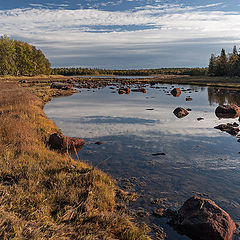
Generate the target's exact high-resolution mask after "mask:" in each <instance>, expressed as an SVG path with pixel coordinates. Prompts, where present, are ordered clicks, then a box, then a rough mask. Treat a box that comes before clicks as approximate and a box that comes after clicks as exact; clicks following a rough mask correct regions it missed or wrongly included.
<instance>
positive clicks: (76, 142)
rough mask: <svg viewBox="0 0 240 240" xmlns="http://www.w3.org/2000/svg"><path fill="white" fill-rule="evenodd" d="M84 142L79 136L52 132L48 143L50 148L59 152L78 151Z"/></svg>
mask: <svg viewBox="0 0 240 240" xmlns="http://www.w3.org/2000/svg"><path fill="white" fill-rule="evenodd" d="M84 144H85V141H84V140H83V139H81V138H76V137H68V136H64V135H63V134H61V133H54V134H52V135H51V136H50V137H49V145H50V148H51V149H54V150H59V151H61V152H75V151H80V150H81V149H82V147H83V145H84Z"/></svg>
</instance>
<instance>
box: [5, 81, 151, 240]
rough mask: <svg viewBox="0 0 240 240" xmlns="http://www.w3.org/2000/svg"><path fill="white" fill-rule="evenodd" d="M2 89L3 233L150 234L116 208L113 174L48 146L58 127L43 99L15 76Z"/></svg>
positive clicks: (80, 236) (27, 235) (13, 236)
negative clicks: (21, 83)
mask: <svg viewBox="0 0 240 240" xmlns="http://www.w3.org/2000/svg"><path fill="white" fill-rule="evenodd" d="M0 89H1V90H0V203H1V204H0V239H3V240H5V239H54V240H55V239H64V240H66V239H129V240H130V239H131V240H135V239H149V238H148V237H147V236H146V232H145V229H142V230H141V229H139V228H137V227H136V226H135V225H134V224H133V223H132V222H131V221H130V218H129V217H128V216H127V215H126V214H125V213H124V212H121V211H116V206H117V204H116V194H115V193H116V191H117V189H116V186H115V184H114V181H113V180H112V179H111V178H110V177H109V176H107V175H106V174H104V173H103V172H101V171H100V170H98V169H96V168H93V167H91V166H88V165H87V164H85V163H83V162H80V161H73V160H72V159H71V158H70V157H69V156H68V155H62V154H60V153H57V152H54V151H51V150H50V149H49V148H48V146H47V145H46V141H47V139H48V137H49V135H50V134H51V133H54V132H57V131H58V129H57V127H56V126H55V124H54V123H53V122H52V121H50V120H49V119H47V117H46V116H45V114H44V112H43V110H42V108H43V106H44V103H43V101H42V100H41V99H40V98H38V97H37V96H36V95H34V94H32V93H31V92H30V91H29V90H27V89H26V88H21V87H19V86H17V84H16V83H14V82H8V83H6V82H0ZM38 93H39V91H38ZM45 95H46V94H44V97H45Z"/></svg>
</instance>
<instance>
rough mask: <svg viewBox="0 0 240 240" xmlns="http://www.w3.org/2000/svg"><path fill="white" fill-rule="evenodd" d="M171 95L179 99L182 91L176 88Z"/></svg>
mask: <svg viewBox="0 0 240 240" xmlns="http://www.w3.org/2000/svg"><path fill="white" fill-rule="evenodd" d="M171 94H172V95H173V96H174V97H179V96H180V95H181V90H180V88H174V89H173V90H172V91H171Z"/></svg>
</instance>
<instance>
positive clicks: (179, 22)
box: [0, 4, 240, 56]
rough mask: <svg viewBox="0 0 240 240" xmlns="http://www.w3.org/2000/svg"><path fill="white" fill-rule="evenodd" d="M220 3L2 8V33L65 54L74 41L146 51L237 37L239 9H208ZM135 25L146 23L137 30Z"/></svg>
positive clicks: (84, 45)
mask: <svg viewBox="0 0 240 240" xmlns="http://www.w3.org/2000/svg"><path fill="white" fill-rule="evenodd" d="M217 5H219V4H211V5H205V6H197V7H183V6H182V5H176V4H175V5H174V4H172V5H170V4H168V5H166V4H165V5H158V6H150V5H146V6H145V7H144V8H142V9H135V10H134V11H133V12H131V11H124V12H121V11H102V10H97V9H78V10H66V9H39V8H31V9H30V8H28V9H12V10H1V11H0V22H1V30H0V34H8V35H9V36H13V37H16V38H18V39H24V40H27V41H30V42H32V43H34V44H36V45H37V46H39V47H43V48H45V49H50V48H58V49H61V50H63V49H65V50H66V54H69V53H67V51H68V50H69V49H74V48H75V49H76V47H77V48H78V49H79V51H80V50H85V49H90V48H99V47H105V48H106V49H108V48H111V49H112V50H116V49H121V50H122V51H124V48H128V50H129V49H131V48H132V50H136V48H138V46H141V47H142V46H145V48H144V49H145V52H148V51H149V46H157V45H158V46H161V47H163V46H169V45H171V44H175V45H177V44H179V43H186V42H189V41H190V42H192V43H193V42H194V41H196V42H198V43H201V42H204V41H205V43H206V42H207V43H208V44H209V43H214V44H215V43H216V42H220V41H223V42H225V43H231V44H232V43H233V42H235V41H239V40H240V37H239V30H240V15H239V14H238V13H237V12H223V11H210V9H209V8H211V7H215V6H217ZM64 6H65V5H64ZM204 8H208V11H205V10H204ZM114 26H117V27H114ZM134 26H139V27H140V29H141V27H145V29H144V30H135V29H134ZM146 27H147V28H148V29H146ZM106 30H107V32H105V31H106ZM91 31H93V32H91ZM202 40H204V41H202ZM206 40H207V41H206ZM203 44H204V43H203ZM144 49H142V52H144ZM76 54H78V53H77V52H76ZM61 55H63V53H62V54H61ZM76 56H77V55H76Z"/></svg>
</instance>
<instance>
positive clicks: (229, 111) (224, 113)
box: [215, 104, 240, 118]
mask: <svg viewBox="0 0 240 240" xmlns="http://www.w3.org/2000/svg"><path fill="white" fill-rule="evenodd" d="M215 114H216V116H217V117H218V118H236V117H239V116H240V108H239V107H238V106H237V105H235V104H233V105H222V106H218V107H217V108H216V110H215Z"/></svg>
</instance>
